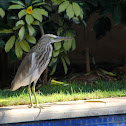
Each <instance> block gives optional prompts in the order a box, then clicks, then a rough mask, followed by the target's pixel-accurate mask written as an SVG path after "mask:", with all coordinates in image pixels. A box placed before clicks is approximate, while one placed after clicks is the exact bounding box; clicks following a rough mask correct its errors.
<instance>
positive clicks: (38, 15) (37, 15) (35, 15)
mask: <svg viewBox="0 0 126 126" xmlns="http://www.w3.org/2000/svg"><path fill="white" fill-rule="evenodd" d="M32 16H33V17H34V18H35V19H37V20H39V21H40V22H42V19H43V18H42V15H41V14H40V12H39V11H38V9H33V13H32Z"/></svg>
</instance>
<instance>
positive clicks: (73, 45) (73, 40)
mask: <svg viewBox="0 0 126 126" xmlns="http://www.w3.org/2000/svg"><path fill="white" fill-rule="evenodd" d="M75 49H76V41H75V38H72V50H75Z"/></svg>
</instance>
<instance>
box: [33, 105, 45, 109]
mask: <svg viewBox="0 0 126 126" xmlns="http://www.w3.org/2000/svg"><path fill="white" fill-rule="evenodd" d="M34 108H43V106H42V105H35V106H34Z"/></svg>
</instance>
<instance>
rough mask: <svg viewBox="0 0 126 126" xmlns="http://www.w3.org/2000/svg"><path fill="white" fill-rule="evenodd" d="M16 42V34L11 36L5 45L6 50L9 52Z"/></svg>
mask: <svg viewBox="0 0 126 126" xmlns="http://www.w3.org/2000/svg"><path fill="white" fill-rule="evenodd" d="M14 42H15V35H13V36H11V37H10V38H9V40H8V41H7V43H6V45H5V51H6V52H9V51H10V49H11V48H12V47H13V45H14Z"/></svg>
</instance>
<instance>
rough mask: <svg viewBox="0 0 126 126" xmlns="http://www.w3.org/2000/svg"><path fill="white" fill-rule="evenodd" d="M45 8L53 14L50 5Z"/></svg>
mask: <svg viewBox="0 0 126 126" xmlns="http://www.w3.org/2000/svg"><path fill="white" fill-rule="evenodd" d="M44 8H45V9H47V10H48V11H50V12H52V8H51V7H50V6H48V5H44Z"/></svg>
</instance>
